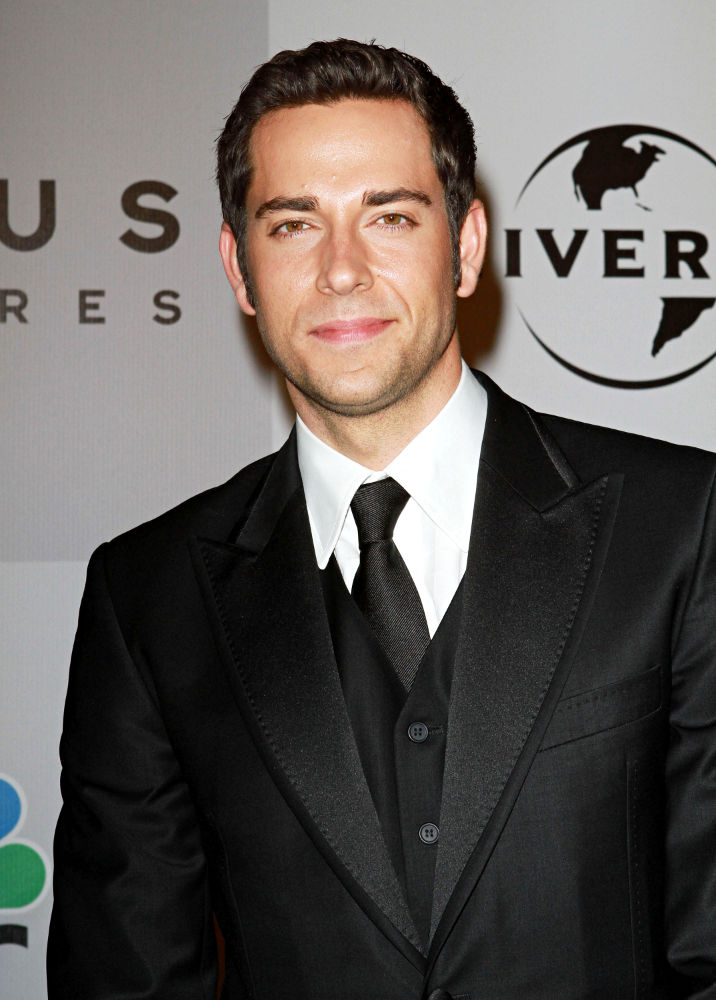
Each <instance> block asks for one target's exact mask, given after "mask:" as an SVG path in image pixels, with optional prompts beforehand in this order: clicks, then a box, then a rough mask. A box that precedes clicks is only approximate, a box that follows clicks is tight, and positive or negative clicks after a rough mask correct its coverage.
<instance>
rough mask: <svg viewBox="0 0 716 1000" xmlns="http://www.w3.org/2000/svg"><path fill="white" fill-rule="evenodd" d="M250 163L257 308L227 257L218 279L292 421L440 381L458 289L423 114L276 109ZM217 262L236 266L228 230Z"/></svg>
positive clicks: (258, 134) (363, 103) (355, 411)
mask: <svg viewBox="0 0 716 1000" xmlns="http://www.w3.org/2000/svg"><path fill="white" fill-rule="evenodd" d="M251 156H252V164H253V179H252V182H251V184H250V186H249V189H248V193H247V199H246V209H247V223H248V228H247V251H248V265H249V273H250V277H251V284H252V288H253V293H254V299H253V303H254V305H253V306H252V304H251V303H250V302H249V301H248V297H247V295H246V289H245V287H244V284H243V281H242V280H241V275H238V274H235V280H232V274H231V261H230V260H229V266H227V273H229V279H230V280H231V281H232V285H234V288H235V291H236V294H237V298H238V301H239V303H240V305H241V307H242V309H243V310H244V311H245V312H247V313H249V314H252V313H254V312H255V314H256V318H257V322H258V326H259V330H260V333H261V336H262V338H263V341H264V343H265V345H266V348H267V350H268V352H269V354H270V355H271V357H272V358H273V360H274V361H275V363H276V364H277V365H278V367H279V368H280V370H281V371H282V372H283V374H284V375H285V376H286V378H287V379H288V381H289V383H290V386H289V391H290V392H291V395H292V398H293V400H294V403H295V404H296V406H297V408H298V409H299V412H300V411H301V410H302V409H303V406H302V404H304V403H305V404H306V405H307V406H313V407H316V406H317V407H319V408H321V409H322V410H329V411H332V412H333V413H339V414H343V415H363V414H367V413H374V412H377V411H379V410H382V409H384V408H386V407H388V406H391V405H392V404H394V403H396V402H398V401H400V400H401V399H403V398H405V397H407V396H409V395H410V394H411V393H412V392H413V391H414V390H415V389H416V387H418V386H421V387H423V388H424V387H425V385H426V380H427V384H428V385H429V382H430V380H431V379H433V378H438V377H439V373H440V369H441V366H443V365H445V364H446V363H447V362H446V355H447V356H451V355H454V354H455V352H458V351H459V349H458V345H457V336H456V335H455V288H454V285H453V275H452V261H451V247H450V234H449V229H448V220H447V214H446V209H445V203H444V199H443V190H442V185H441V183H440V181H439V179H438V176H437V173H436V171H435V166H434V164H433V160H432V151H431V145H430V138H429V135H428V131H427V128H426V126H425V123H424V122H423V120H422V118H421V117H420V116H419V115H418V113H417V112H416V111H415V110H414V109H413V108H412V106H411V105H409V104H408V103H406V102H403V101H377V100H342V101H340V102H338V103H336V104H333V105H304V106H301V107H297V108H287V109H283V110H281V111H275V112H271V113H270V114H268V115H266V116H265V117H264V118H262V119H261V121H260V122H259V123H258V125H257V126H256V128H255V130H254V133H253V136H252V139H251ZM222 254H223V255H224V262H225V265H227V256H228V257H229V258H231V257H232V256H233V258H234V261H235V244H233V238H232V237H231V236H230V234H229V233H228V231H226V230H225V231H224V234H223V235H222ZM234 268H235V264H234ZM472 287H474V284H473V286H472ZM472 287H471V288H470V289H469V291H463V294H469V293H470V291H472ZM254 306H255V309H254ZM452 360H453V363H454V357H453V359H452ZM292 387H293V388H292Z"/></svg>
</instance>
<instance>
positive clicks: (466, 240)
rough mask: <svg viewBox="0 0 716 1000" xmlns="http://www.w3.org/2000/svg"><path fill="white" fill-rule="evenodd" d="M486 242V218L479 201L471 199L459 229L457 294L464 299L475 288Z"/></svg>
mask: <svg viewBox="0 0 716 1000" xmlns="http://www.w3.org/2000/svg"><path fill="white" fill-rule="evenodd" d="M486 242H487V219H486V218H485V209H484V207H483V204H482V202H481V201H477V200H475V201H473V203H472V205H470V208H469V209H468V212H467V216H466V217H465V221H464V222H463V224H462V229H461V230H460V284H459V285H458V286H457V294H458V295H459V296H460V298H463V299H466V298H467V297H468V296H469V295H472V293H473V292H474V291H475V289H476V288H477V281H478V278H479V277H480V271H481V269H482V262H483V260H484V259H485V244H486Z"/></svg>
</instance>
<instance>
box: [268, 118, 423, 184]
mask: <svg viewBox="0 0 716 1000" xmlns="http://www.w3.org/2000/svg"><path fill="white" fill-rule="evenodd" d="M250 150H251V163H252V182H251V185H250V188H249V199H251V197H252V195H255V196H256V197H259V196H260V197H261V199H262V200H263V198H264V196H267V197H275V196H276V195H278V194H288V193H295V192H298V191H299V189H300V190H303V191H312V189H313V188H314V187H315V186H316V185H329V186H333V187H336V186H339V185H341V184H342V185H348V186H355V185H356V184H358V185H359V186H360V184H362V186H363V189H368V188H375V187H376V186H377V187H380V188H384V187H385V186H386V185H390V186H396V187H397V186H415V185H422V186H427V185H429V186H431V187H434V185H436V184H437V185H438V186H439V183H440V182H439V180H438V177H437V172H436V170H435V165H434V163H433V157H432V147H431V142H430V135H429V133H428V129H427V126H426V124H425V122H424V120H423V118H422V117H421V116H420V115H419V114H418V112H417V111H416V110H415V108H413V106H412V105H411V104H409V103H408V102H406V101H402V100H395V101H392V100H354V99H347V100H341V101H337V102H336V103H333V104H305V105H301V106H300V107H296V108H282V109H281V110H279V111H272V112H269V113H268V114H267V115H265V116H264V117H263V118H262V119H261V120H260V121H259V122H258V124H257V125H256V127H255V129H254V132H253V135H252V137H251V146H250ZM274 188H276V190H274ZM267 192H268V193H267ZM312 193H315V192H312Z"/></svg>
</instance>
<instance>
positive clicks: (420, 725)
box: [408, 722, 428, 743]
mask: <svg viewBox="0 0 716 1000" xmlns="http://www.w3.org/2000/svg"><path fill="white" fill-rule="evenodd" d="M427 738H428V727H427V726H426V725H425V723H424V722H411V723H410V725H409V726H408V739H410V740H412V741H413V743H424V742H425V741H426V739H427Z"/></svg>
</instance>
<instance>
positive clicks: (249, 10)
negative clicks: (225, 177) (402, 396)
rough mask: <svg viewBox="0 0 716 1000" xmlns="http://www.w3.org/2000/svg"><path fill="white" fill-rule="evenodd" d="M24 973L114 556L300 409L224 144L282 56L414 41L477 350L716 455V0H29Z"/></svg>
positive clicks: (13, 535)
mask: <svg viewBox="0 0 716 1000" xmlns="http://www.w3.org/2000/svg"><path fill="white" fill-rule="evenodd" d="M0 12H1V18H0V82H1V83H2V93H3V101H2V103H1V105H0V126H1V132H2V135H3V143H2V146H1V147H0V352H1V354H0V440H1V441H2V458H3V461H2V468H3V470H4V474H3V476H2V477H0V498H1V503H2V514H3V517H2V524H3V530H2V532H0V607H1V609H2V610H1V611H0V615H1V616H2V621H1V622H0V656H1V660H0V678H1V687H0V983H2V990H1V992H2V996H3V1000H5V998H7V1000H42V998H43V997H44V996H45V987H44V968H43V966H44V945H45V938H46V933H47V924H48V920H49V912H50V906H51V892H50V888H49V887H50V880H51V852H52V834H53V828H54V823H55V820H56V816H57V812H58V809H59V790H58V775H59V765H58V760H57V745H58V741H59V734H60V728H61V714H62V703H63V698H64V690H65V686H66V682H67V665H68V660H69V654H70V649H71V644H72V638H73V634H74V629H75V626H76V620H77V607H78V604H79V599H80V595H81V591H82V586H83V582H84V573H85V568H86V564H87V559H88V557H89V555H90V553H91V551H92V550H93V549H94V548H95V547H96V546H97V545H98V544H99V543H100V542H102V541H103V540H105V539H107V538H110V537H112V536H113V535H115V534H117V533H118V532H120V531H122V530H124V529H126V528H128V527H130V526H132V525H133V524H136V523H139V522H141V521H143V520H146V519H147V518H149V517H152V516H154V515H155V514H158V513H159V512H161V511H162V510H164V509H166V508H168V507H170V506H172V505H174V504H175V503H178V502H179V501H180V500H182V499H183V498H184V497H186V496H188V495H190V494H192V493H195V492H198V491H199V490H202V489H205V488H208V487H210V486H211V485H213V484H215V483H217V482H219V481H221V480H222V479H226V478H228V476H230V475H231V474H232V473H233V472H234V471H235V470H236V469H237V468H239V467H240V466H242V465H244V464H246V462H248V461H251V460H252V459H254V458H256V457H258V456H259V455H261V454H264V453H266V452H267V451H269V450H271V449H272V448H273V447H275V446H278V445H279V444H280V443H281V441H282V440H283V437H284V435H285V433H286V430H287V428H288V427H289V426H290V414H289V411H288V408H287V405H286V400H285V396H284V394H283V392H282V390H281V387H280V385H279V383H278V381H277V380H276V378H275V377H274V376H273V374H272V372H271V369H270V366H269V365H268V363H267V362H266V360H265V358H264V357H263V355H262V353H261V349H260V346H259V345H258V343H257V336H256V331H255V328H254V327H253V326H252V325H251V324H247V323H245V322H244V321H243V319H242V318H241V316H240V315H239V313H238V308H237V307H236V304H235V302H234V300H233V297H232V295H231V292H230V290H229V288H228V286H227V285H226V283H225V279H224V276H223V272H222V270H221V266H220V262H219V259H218V254H217V251H216V244H217V237H218V229H219V223H220V213H219V207H218V199H217V196H216V193H215V187H214V182H213V152H214V141H215V139H216V137H217V135H218V133H219V131H220V129H221V127H222V123H223V119H224V117H225V115H226V114H227V113H228V111H229V110H230V108H231V106H232V104H233V103H234V101H235V99H236V97H237V96H238V92H239V89H240V87H241V84H242V83H243V81H244V80H245V79H246V78H247V77H248V76H249V75H250V73H251V71H252V69H253V68H254V67H255V66H256V65H257V64H259V63H260V62H262V61H263V60H264V59H265V58H267V57H268V56H269V55H270V54H271V53H272V52H274V51H276V50H278V49H280V48H285V47H292V48H293V47H299V46H302V45H304V44H306V43H308V42H309V41H311V40H313V39H315V38H330V37H336V36H339V35H343V36H348V37H357V38H360V39H364V40H368V39H371V38H375V39H376V40H377V41H379V42H381V43H383V44H387V45H396V46H399V47H401V48H405V49H406V50H408V51H410V52H413V53H414V54H416V55H418V56H420V57H422V58H423V59H425V60H426V61H427V62H428V63H430V64H431V65H432V66H433V68H434V69H435V70H436V71H437V72H438V73H439V74H440V75H441V76H442V77H443V78H444V79H446V80H447V81H449V82H450V83H451V84H452V85H453V86H454V88H455V89H456V91H457V92H458V94H459V96H460V97H461V99H462V100H463V102H464V103H465V104H466V106H467V107H468V109H469V110H470V112H471V114H472V116H473V118H474V121H475V125H476V133H477V140H478V162H479V176H480V185H481V193H482V196H483V198H484V200H485V203H486V206H487V211H488V218H489V223H490V230H491V248H490V254H489V257H488V261H487V263H486V266H485V269H484V272H483V276H482V280H481V284H480V288H479V290H478V293H477V295H476V296H474V297H473V299H471V300H468V301H467V302H461V303H460V312H459V323H460V331H461V338H462V342H463V348H464V352H465V354H466V356H467V358H468V360H469V361H470V362H472V363H474V364H477V365H478V366H480V367H482V368H484V369H485V370H486V371H488V372H489V373H490V374H491V375H492V376H493V377H494V378H495V379H496V380H497V381H498V382H499V383H500V384H501V385H502V386H503V387H504V388H505V389H507V390H508V391H509V392H511V393H512V394H514V395H516V396H518V397H520V398H522V399H524V400H525V401H527V402H529V403H531V404H533V405H535V406H537V407H539V408H541V409H545V410H549V411H552V412H559V413H562V414H566V415H568V416H573V417H576V418H578V419H583V420H590V421H593V422H597V423H602V424H608V425H610V426H614V427H622V428H625V429H628V430H633V431H637V432H639V433H643V434H650V435H653V436H656V437H662V438H665V439H668V440H671V441H676V442H680V443H688V444H694V445H698V446H700V447H705V448H710V449H713V450H716V404H715V403H714V397H715V396H716V305H715V303H716V288H715V284H716V283H715V281H714V272H715V271H716V256H715V253H714V237H715V235H716V234H715V233H714V229H715V228H716V204H715V202H716V194H715V193H716V185H715V184H714V181H716V122H715V121H714V116H713V111H712V104H713V102H712V98H711V95H712V90H713V52H714V47H715V45H716V9H715V8H714V7H713V5H707V4H693V3H688V2H685V0H682V2H679V0H650V2H646V0H643V2H637V0H627V2H626V3H624V2H623V0H605V2H603V3H601V4H599V5H593V4H588V3H586V0H585V2H583V3H582V2H577V3H575V2H574V0H571V2H567V0H544V2H543V3H540V4H531V3H528V2H525V0H520V2H517V0H505V2H503V3H501V4H499V5H496V4H492V3H488V2H486V0H484V2H474V0H473V2H472V3H470V4H468V3H465V2H463V3H461V2H457V0H447V2H446V3H443V4H440V5H436V4H433V3H428V2H426V0H417V2H413V3H411V4H407V3H404V2H396V3H394V4H392V5H388V6H386V5H385V4H384V3H382V2H381V3H379V2H378V0H364V2H363V3H362V4H360V5H354V4H348V3H347V2H343V0H338V2H335V0H334V2H331V3H328V2H327V0H318V2H316V0H314V2H312V3H311V4H310V6H308V7H307V6H305V5H296V4H295V3H292V2H289V0H268V2H260V3H251V4H249V3H247V2H229V0H207V2H202V3H200V2H198V0H151V2H149V0H124V2H123V3H122V4H113V3H110V2H109V0H100V2H96V0H95V2H90V0H61V2H59V3H57V4H53V5H51V4H47V3H45V2H44V0H42V2H40V0H22V2H19V0H18V2H13V0H4V2H2V3H1V4H0Z"/></svg>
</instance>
